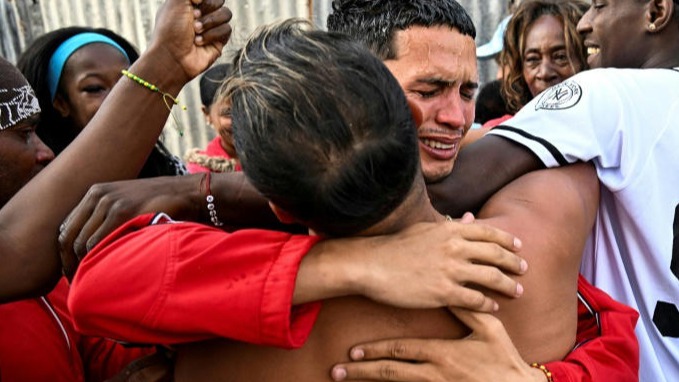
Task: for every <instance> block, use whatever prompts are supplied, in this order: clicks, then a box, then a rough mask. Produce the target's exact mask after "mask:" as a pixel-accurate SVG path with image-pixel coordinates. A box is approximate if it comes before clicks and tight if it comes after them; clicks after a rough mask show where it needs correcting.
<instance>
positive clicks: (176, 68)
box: [0, 0, 231, 301]
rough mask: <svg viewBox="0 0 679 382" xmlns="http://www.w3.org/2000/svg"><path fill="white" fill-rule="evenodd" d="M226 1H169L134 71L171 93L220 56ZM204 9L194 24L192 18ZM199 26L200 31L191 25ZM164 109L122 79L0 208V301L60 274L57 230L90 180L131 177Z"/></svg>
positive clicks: (30, 292)
mask: <svg viewBox="0 0 679 382" xmlns="http://www.w3.org/2000/svg"><path fill="white" fill-rule="evenodd" d="M222 5H223V0H202V1H201V0H168V1H166V3H165V4H164V5H163V7H162V8H161V9H160V10H159V13H158V16H157V25H156V29H155V32H154V35H153V38H152V41H151V43H150V45H149V49H148V50H147V51H146V52H145V53H144V54H143V55H142V56H141V57H140V59H139V60H138V61H137V62H136V63H135V64H134V65H133V66H132V67H131V68H130V69H129V71H130V72H131V73H134V74H136V75H137V76H139V77H141V78H143V79H145V80H147V81H148V82H150V83H152V84H155V85H156V86H157V87H158V88H159V89H161V90H162V91H164V92H167V93H169V94H171V95H172V96H176V95H177V94H178V93H179V91H180V90H181V88H182V87H183V86H184V85H185V84H186V83H187V82H188V81H189V80H191V79H192V78H193V77H195V76H197V75H198V74H199V73H201V72H202V71H203V70H204V69H205V68H207V67H208V66H209V65H210V64H211V63H212V62H214V61H215V60H216V59H217V57H219V55H220V54H221V50H222V48H223V46H224V44H225V43H226V41H227V40H228V37H229V35H230V26H229V25H228V24H227V22H228V21H229V19H230V17H231V13H230V12H229V11H228V9H226V8H222ZM199 10H200V11H202V16H198V21H201V22H202V24H200V25H198V24H196V25H194V23H195V21H196V17H197V15H196V14H195V12H197V11H199ZM196 28H197V29H196ZM168 114H169V111H168V109H167V107H166V106H165V103H164V102H163V99H162V97H161V96H160V95H159V94H157V93H153V92H151V91H149V90H148V89H146V88H144V87H143V86H140V85H138V84H136V83H135V82H133V81H131V80H129V79H128V78H121V80H120V81H119V82H118V84H117V85H116V86H115V88H114V89H113V90H112V92H111V94H110V95H109V96H108V97H107V98H106V101H105V102H104V103H103V105H102V107H101V109H100V110H99V112H98V113H97V114H96V115H95V117H94V118H93V119H92V121H91V122H90V124H89V125H88V126H87V127H86V128H85V129H84V130H83V132H82V133H81V134H80V135H79V136H78V138H77V139H76V140H75V141H74V142H73V143H72V144H71V145H70V146H69V147H68V148H67V149H66V150H65V151H64V152H63V153H62V154H61V155H59V157H58V158H56V159H55V160H54V161H53V162H52V163H51V164H50V165H49V166H48V167H47V168H46V169H45V170H44V171H42V172H41V173H40V174H38V175H37V176H36V177H35V178H34V179H33V180H32V181H31V182H29V183H28V184H27V185H26V186H25V187H24V188H23V189H22V190H21V191H20V192H19V193H17V194H16V195H15V196H14V198H12V199H11V200H10V201H9V202H8V203H7V204H6V205H5V206H4V208H3V209H2V210H1V211H0V262H2V264H3V266H2V268H0V301H11V300H14V299H19V298H25V297H28V296H36V295H40V294H43V293H45V292H47V291H49V290H50V289H52V287H53V286H54V285H55V283H56V281H57V280H58V278H59V277H60V276H61V264H60V261H59V256H58V243H57V234H58V228H59V225H60V224H61V223H62V221H63V220H64V218H65V217H66V215H67V214H68V213H69V212H70V210H71V209H72V208H73V207H74V206H75V205H76V204H77V203H78V201H79V200H80V198H82V196H83V195H84V194H85V192H86V191H87V189H88V188H89V187H90V186H91V185H92V184H94V183H97V182H103V181H111V180H117V179H125V178H131V177H134V176H135V175H136V173H137V172H138V171H139V169H140V168H141V166H142V165H143V163H144V161H145V159H146V157H147V155H148V153H149V151H150V150H151V148H152V147H153V145H154V143H155V141H156V139H157V137H158V135H159V134H160V132H161V130H162V128H163V125H164V122H165V121H166V119H167V117H168Z"/></svg>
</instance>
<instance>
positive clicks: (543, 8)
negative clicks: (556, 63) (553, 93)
mask: <svg viewBox="0 0 679 382" xmlns="http://www.w3.org/2000/svg"><path fill="white" fill-rule="evenodd" d="M588 8H589V5H588V4H587V3H585V2H584V1H582V0H525V1H523V2H521V4H520V5H519V6H518V8H517V9H516V12H515V13H514V15H512V18H511V20H510V21H509V24H508V25H507V30H506V31H505V36H504V48H503V49H502V53H501V54H500V64H501V65H503V66H504V67H505V68H507V73H504V77H503V84H502V94H503V96H504V98H505V100H506V102H507V105H508V106H509V108H510V109H511V110H512V112H517V111H519V109H521V108H522V107H523V106H524V105H525V104H527V103H528V102H529V101H530V100H531V99H533V95H532V94H531V93H530V90H529V88H528V84H527V83H526V80H525V79H524V78H523V59H524V46H525V41H526V33H527V31H528V28H530V26H531V25H533V23H534V22H535V21H536V20H537V19H539V18H540V17H542V16H545V15H551V16H554V17H556V18H557V19H559V20H560V21H561V23H562V24H563V34H564V40H565V42H566V52H567V54H568V60H569V61H570V63H571V66H573V62H579V63H580V64H581V66H582V68H583V69H586V68H587V48H585V44H584V42H583V37H582V35H581V34H580V33H578V31H577V29H576V27H577V25H578V22H579V21H580V19H581V18H582V16H583V15H584V14H585V12H587V9H588Z"/></svg>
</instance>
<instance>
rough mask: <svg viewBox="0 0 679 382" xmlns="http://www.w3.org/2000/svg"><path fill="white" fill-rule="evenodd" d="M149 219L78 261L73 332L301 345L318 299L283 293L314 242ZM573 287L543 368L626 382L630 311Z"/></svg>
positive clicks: (633, 368)
mask: <svg viewBox="0 0 679 382" xmlns="http://www.w3.org/2000/svg"><path fill="white" fill-rule="evenodd" d="M152 219H153V216H152V215H145V216H142V217H138V218H135V219H133V220H131V221H130V222H128V223H127V224H126V225H124V226H123V227H121V228H120V229H118V230H117V231H116V232H114V233H113V234H111V235H110V236H109V237H107V238H106V240H105V241H104V242H102V243H101V244H100V245H98V246H97V247H95V248H94V249H93V250H92V251H91V252H90V254H88V256H87V257H86V258H85V260H84V261H83V263H82V264H81V265H80V268H79V270H78V273H77V275H76V277H75V279H74V282H73V288H72V292H71V296H70V298H69V307H70V308H71V309H72V311H73V315H74V319H75V322H76V325H77V328H78V329H79V330H82V331H83V332H85V333H89V334H96V335H100V336H107V337H112V338H117V339H123V340H126V341H132V342H141V343H154V344H176V343H182V342H192V341H198V340H204V339H208V338H215V337H223V338H231V339H235V340H240V341H244V342H249V343H254V344H261V345H271V346H279V347H287V348H293V347H299V346H302V345H303V344H304V341H305V340H306V338H307V337H308V335H309V333H310V331H311V329H312V327H313V323H314V321H315V319H316V316H317V314H318V311H319V309H320V304H317V303H316V304H307V305H302V306H296V307H292V308H291V304H292V293H293V290H294V284H295V278H296V275H297V271H298V268H299V263H300V261H301V259H302V257H303V256H304V255H305V254H306V252H308V250H309V249H310V248H311V246H312V245H313V244H314V243H315V242H316V241H317V240H318V238H316V237H310V236H299V235H297V236H296V235H290V234H287V233H281V232H274V231H263V230H244V231H237V232H235V233H226V232H224V231H221V230H218V229H215V228H212V227H209V226H205V225H201V224H195V223H168V224H159V225H153V226H148V225H149V224H150V223H151V221H152ZM161 219H163V218H161ZM165 221H167V220H165ZM578 292H579V297H580V303H579V307H578V313H579V314H578V335H577V341H578V346H577V347H576V348H575V349H574V350H573V351H572V352H571V353H570V354H569V355H568V356H567V357H566V359H565V360H564V361H562V362H552V363H549V364H548V367H549V369H550V370H551V371H552V373H553V374H554V380H555V381H557V382H562V381H564V382H565V381H568V382H576V381H577V382H584V381H604V380H605V381H616V382H626V381H630V382H631V381H636V380H637V379H638V377H637V373H638V369H639V349H638V343H637V341H636V337H635V334H634V326H635V324H636V321H637V318H638V314H637V313H636V311H634V310H633V309H631V308H629V307H627V306H625V305H622V304H620V303H618V302H616V301H614V300H612V299H611V298H610V297H609V296H608V295H606V294H605V293H604V292H602V291H601V290H598V289H596V288H594V287H593V286H591V285H590V284H589V283H587V281H585V279H584V278H582V277H580V279H579V280H578ZM545 341H549V339H548V338H546V339H545Z"/></svg>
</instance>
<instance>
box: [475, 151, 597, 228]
mask: <svg viewBox="0 0 679 382" xmlns="http://www.w3.org/2000/svg"><path fill="white" fill-rule="evenodd" d="M598 203H599V181H598V178H597V175H596V170H595V169H594V166H592V165H591V164H589V163H576V164H572V165H568V166H564V167H558V168H550V169H544V170H539V171H533V172H531V173H528V174H526V175H523V176H522V177H520V178H518V179H516V180H514V181H513V182H512V183H510V184H508V185H507V186H505V187H504V188H503V189H501V190H500V191H498V192H497V193H496V194H495V195H493V197H492V198H491V199H490V200H488V202H487V203H486V204H485V205H484V207H483V209H482V210H481V212H480V213H479V217H481V218H492V217H497V216H501V215H506V214H509V213H511V214H515V213H521V212H520V211H519V210H524V211H523V212H522V213H530V214H535V213H543V214H544V213H548V214H551V213H555V214H561V213H565V214H568V213H569V212H574V208H576V209H577V210H579V212H578V215H580V214H581V213H585V214H586V215H590V214H591V213H592V212H593V211H595V210H596V207H597V206H598ZM566 217H567V216H564V218H566ZM570 217H571V218H574V217H576V216H570Z"/></svg>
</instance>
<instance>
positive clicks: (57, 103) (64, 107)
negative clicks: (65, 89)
mask: <svg viewBox="0 0 679 382" xmlns="http://www.w3.org/2000/svg"><path fill="white" fill-rule="evenodd" d="M52 105H53V106H54V109H55V110H56V111H57V112H58V113H59V115H61V116H62V117H63V118H66V117H68V116H69V115H71V107H70V106H69V105H68V102H67V101H66V100H65V99H64V97H63V96H62V95H61V94H57V95H56V97H54V101H53V102H52Z"/></svg>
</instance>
